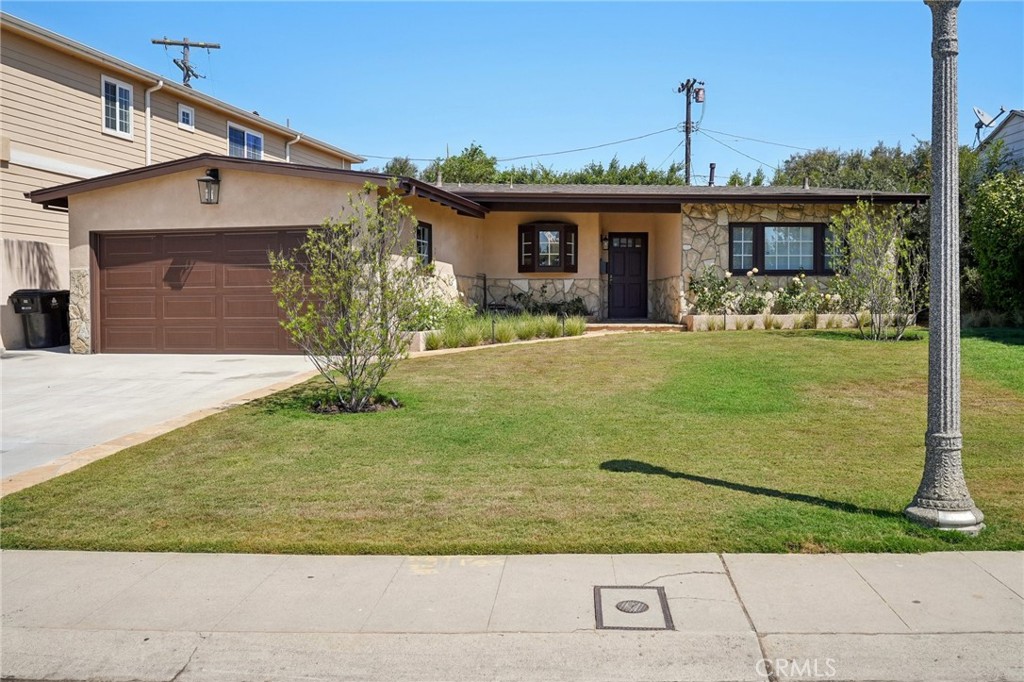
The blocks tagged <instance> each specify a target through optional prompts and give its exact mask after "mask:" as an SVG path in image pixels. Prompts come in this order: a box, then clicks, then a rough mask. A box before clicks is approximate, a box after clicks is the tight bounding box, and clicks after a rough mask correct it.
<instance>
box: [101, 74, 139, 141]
mask: <svg viewBox="0 0 1024 682" xmlns="http://www.w3.org/2000/svg"><path fill="white" fill-rule="evenodd" d="M100 81H101V85H102V87H103V132H105V133H108V134H110V135H117V136H118V137H123V138H126V139H129V140H130V139H132V112H133V111H134V106H133V105H132V86H130V85H128V84H127V83H122V82H121V81H117V80H114V79H113V78H107V77H106V76H101V77H100Z"/></svg>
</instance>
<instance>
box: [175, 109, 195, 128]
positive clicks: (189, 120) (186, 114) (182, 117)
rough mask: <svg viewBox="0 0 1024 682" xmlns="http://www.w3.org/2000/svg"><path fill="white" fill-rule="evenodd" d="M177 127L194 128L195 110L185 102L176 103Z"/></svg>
mask: <svg viewBox="0 0 1024 682" xmlns="http://www.w3.org/2000/svg"><path fill="white" fill-rule="evenodd" d="M178 127H179V128H181V129H182V130H191V131H194V130H195V129H196V110H195V109H193V108H192V107H190V106H188V105H186V104H178Z"/></svg>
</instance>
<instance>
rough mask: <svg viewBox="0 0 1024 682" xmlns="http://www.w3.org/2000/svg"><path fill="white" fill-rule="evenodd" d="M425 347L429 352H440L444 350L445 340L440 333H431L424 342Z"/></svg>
mask: <svg viewBox="0 0 1024 682" xmlns="http://www.w3.org/2000/svg"><path fill="white" fill-rule="evenodd" d="M423 347H424V348H426V349H427V350H440V349H441V348H444V338H443V337H442V336H441V333H440V332H430V333H429V334H427V338H425V339H424V340H423Z"/></svg>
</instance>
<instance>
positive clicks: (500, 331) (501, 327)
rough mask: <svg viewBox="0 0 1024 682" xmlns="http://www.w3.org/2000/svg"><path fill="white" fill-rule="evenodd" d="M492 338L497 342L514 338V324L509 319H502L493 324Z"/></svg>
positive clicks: (505, 341)
mask: <svg viewBox="0 0 1024 682" xmlns="http://www.w3.org/2000/svg"><path fill="white" fill-rule="evenodd" d="M494 339H495V341H497V342H498V343H509V342H510V341H515V340H516V325H515V323H513V322H512V320H510V319H507V318H506V319H503V320H501V321H499V322H498V323H497V324H496V325H495V326H494Z"/></svg>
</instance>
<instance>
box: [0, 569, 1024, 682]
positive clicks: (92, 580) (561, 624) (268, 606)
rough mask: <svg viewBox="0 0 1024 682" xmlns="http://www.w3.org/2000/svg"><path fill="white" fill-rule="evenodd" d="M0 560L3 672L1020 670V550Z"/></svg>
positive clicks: (647, 674) (422, 674)
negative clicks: (1017, 551)
mask: <svg viewBox="0 0 1024 682" xmlns="http://www.w3.org/2000/svg"><path fill="white" fill-rule="evenodd" d="M0 569H2V600H3V603H2V633H0V652H2V661H0V674H2V677H3V679H5V680H7V679H14V680H144V681H149V680H158V681H161V682H163V681H172V680H173V681H174V682H188V681H198V680H204V681H206V680H217V681H220V680H231V681H238V682H252V681H256V680H275V681H276V680H303V681H309V680H332V681H333V680H388V681H392V680H516V681H518V680H581V681H582V680H586V681H588V682H590V681H596V680H720V681H724V680H765V679H773V680H822V679H828V680H922V681H923V680H927V681H929V682H931V681H934V680H984V681H985V682H992V681H994V680H1024V553H1010V552H977V553H959V552H949V553H941V554H925V555H866V554H845V555H834V554H832V555H728V554H727V555H722V556H719V555H716V554H686V555H615V556H608V555H557V556H508V557H505V556H479V557H393V556H366V557H354V556H267V555H228V554H130V553H126V554H120V553H102V552H96V553H90V552H30V551H5V552H3V553H2V555H0ZM595 587H597V588H600V589H599V590H595ZM657 588H663V589H661V590H659V589H657ZM599 626H603V627H599ZM624 628H649V629H624ZM668 628H671V629H668ZM769 673H770V674H771V677H770V678H769V677H768V674H769Z"/></svg>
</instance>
